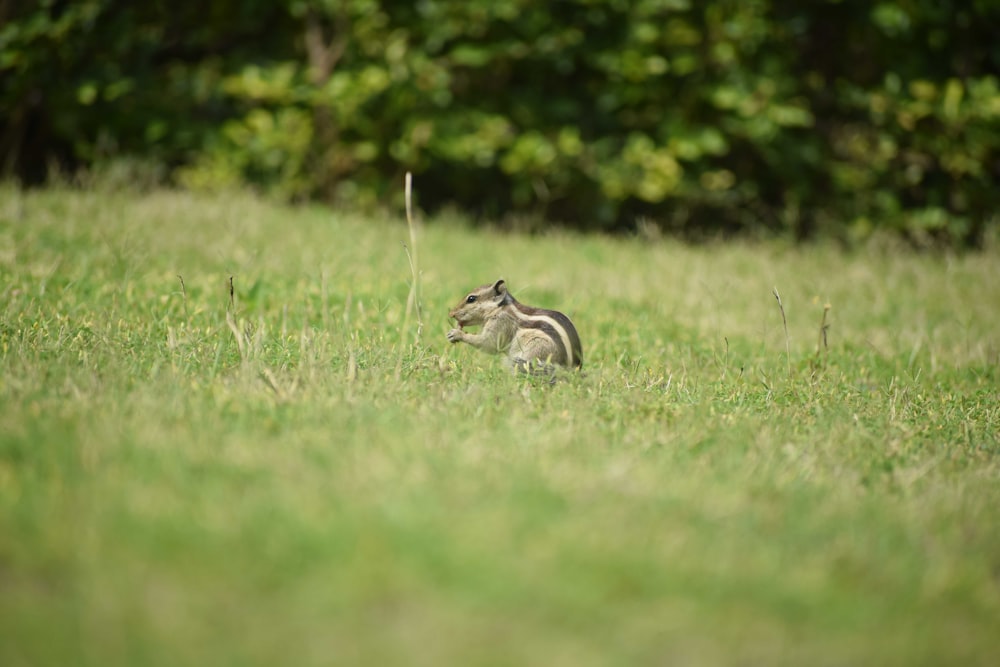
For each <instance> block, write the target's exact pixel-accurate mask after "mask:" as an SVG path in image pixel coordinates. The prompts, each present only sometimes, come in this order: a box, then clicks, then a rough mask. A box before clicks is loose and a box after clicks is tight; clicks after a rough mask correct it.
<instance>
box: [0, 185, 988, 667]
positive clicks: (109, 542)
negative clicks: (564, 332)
mask: <svg viewBox="0 0 1000 667" xmlns="http://www.w3.org/2000/svg"><path fill="white" fill-rule="evenodd" d="M433 222H434V223H435V224H428V225H426V226H423V227H421V228H420V230H419V234H418V242H419V257H420V262H421V266H420V268H421V281H422V282H421V294H422V295H423V300H422V306H423V308H422V311H421V312H422V313H423V324H424V326H423V329H422V331H421V332H420V334H419V335H418V334H416V328H415V327H411V328H410V329H409V330H408V331H409V335H404V331H403V330H402V329H403V321H404V319H405V311H406V301H407V294H408V292H409V285H408V281H409V279H410V269H409V266H408V263H407V259H406V256H405V253H404V252H403V250H402V249H401V248H400V245H399V242H400V241H401V240H404V239H407V238H408V233H407V228H406V225H405V223H404V222H403V221H402V220H400V219H399V218H398V217H397V218H396V219H394V220H386V219H377V218H362V217H357V216H353V215H345V214H343V213H340V212H334V213H332V214H331V212H330V211H329V209H327V208H326V207H297V208H290V207H279V206H275V205H274V204H273V203H264V202H262V201H260V200H256V199H254V198H253V197H248V196H245V195H240V196H234V195H226V196H214V197H207V196H198V195H192V194H190V193H177V192H171V193H168V192H163V191H157V190H153V191H150V192H147V193H144V194H143V195H142V196H136V195H134V194H131V193H123V192H121V191H111V192H108V191H85V192H79V191H76V192H74V191H69V190H62V189H48V190H40V191H27V192H25V191H21V190H17V189H15V188H12V187H9V186H6V187H3V188H2V189H0V296H2V298H0V593H2V594H0V637H3V641H0V664H3V665H4V666H5V667H21V666H25V665H32V666H35V665H49V664H51V665H67V664H80V663H83V664H88V665H102V666H105V667H114V666H116V665H171V666H173V667H178V666H181V667H183V666H186V665H225V664H239V665H248V666H255V665H275V664H292V665H302V666H306V667H308V666H311V665H329V664H331V663H337V664H343V663H349V664H357V665H368V664H371V665H428V666H429V665H479V664H490V665H546V666H548V665H573V666H574V667H576V666H578V665H617V664H639V665H646V664H663V663H668V664H673V663H698V664H701V663H703V662H710V663H711V664H716V665H745V664H748V663H752V664H766V665H802V664H813V663H815V662H819V663H821V664H852V665H853V664H862V665H863V664H878V665H898V666H900V667H902V666H909V665H915V664H942V665H951V664H961V665H983V666H986V665H992V664H994V663H995V662H996V656H997V654H998V650H1000V637H998V636H997V633H996V619H997V618H998V616H1000V582H998V580H997V576H996V574H997V571H998V568H1000V526H998V523H997V521H996V508H997V507H998V506H1000V483H998V482H1000V439H998V437H1000V436H998V434H1000V395H998V387H1000V375H998V369H1000V366H998V358H997V353H998V349H1000V338H998V332H1000V310H998V309H997V308H996V304H997V303H998V302H1000V281H997V280H996V273H997V268H996V267H997V266H998V258H997V256H996V254H997V253H996V250H995V249H994V250H992V251H986V252H983V253H968V254H965V255H959V256H951V257H948V258H947V259H944V258H941V257H938V256H932V255H928V254H916V253H900V254H892V253H885V252H881V251H879V249H878V248H873V247H872V248H866V249H864V250H861V251H858V252H855V253H844V252H840V251H837V250H836V249H834V248H831V247H830V245H829V244H826V245H821V244H815V245H808V246H804V247H801V248H799V249H795V250H789V248H788V247H787V244H784V245H779V244H776V243H773V242H772V243H766V244H765V243H758V244H754V245H749V244H729V245H712V246H705V247H698V246H685V245H681V244H677V243H674V242H671V241H665V242H660V243H649V242H645V241H642V240H639V239H620V238H619V239H614V238H608V237H606V236H599V235H592V236H583V235H575V234H568V233H563V234H552V235H540V236H534V237H526V236H520V235H515V234H509V235H497V234H495V233H485V232H482V231H477V230H473V229H470V228H469V227H468V226H461V225H457V224H446V223H444V222H443V221H433ZM345 239H349V240H350V242H349V243H346V242H345ZM470 248H475V249H483V248H488V251H484V252H479V251H476V252H470V251H469V249H470ZM553 257H559V258H560V261H559V263H558V264H556V263H555V262H553ZM500 275H503V276H504V277H505V278H506V279H507V281H508V284H509V285H510V287H511V289H512V290H513V291H514V292H515V293H516V294H517V296H518V297H519V298H520V299H522V300H523V301H525V302H526V303H531V304H537V305H544V306H552V307H558V308H560V309H562V310H564V311H566V312H567V313H568V314H570V315H571V316H572V317H573V319H574V321H575V322H576V324H577V327H578V328H579V330H580V334H581V337H582V340H583V344H584V352H585V356H586V364H585V368H584V371H585V375H584V376H582V377H576V378H574V379H571V380H566V381H563V382H560V383H558V384H556V385H555V386H549V385H548V384H547V383H545V382H542V381H539V382H535V381H532V380H531V379H525V378H515V377H512V376H511V375H509V374H508V373H506V372H505V371H504V370H503V369H502V367H501V365H500V363H499V360H498V359H496V358H495V357H490V356H487V355H484V354H481V353H479V352H477V351H475V350H471V349H467V348H463V347H459V346H451V345H450V344H449V343H447V341H446V339H445V332H446V331H447V330H448V327H449V324H448V318H447V311H448V308H449V306H451V305H452V304H453V303H454V302H455V301H457V300H458V299H459V298H461V297H462V296H463V295H464V294H465V292H466V290H467V289H468V288H469V287H470V286H473V285H476V284H480V283H482V282H485V281H486V280H488V279H491V278H495V277H497V276H500ZM651 275H656V276H657V279H656V280H650V278H649V276H651ZM230 276H233V277H234V285H235V296H234V298H233V300H232V302H231V301H230V296H229V291H228V279H229V277H230ZM775 285H777V286H779V288H780V291H781V295H782V302H783V305H784V308H785V311H786V314H787V319H788V333H789V336H790V340H789V344H788V349H789V350H790V358H789V359H786V356H785V355H786V346H785V337H784V330H783V327H782V323H781V316H780V314H779V312H778V310H777V308H776V304H775V302H774V298H773V297H772V296H771V290H772V288H773V287H774V286H775ZM827 301H829V303H831V304H832V310H831V311H830V312H829V317H828V319H827V323H828V324H829V325H830V329H829V331H828V336H827V341H828V347H827V348H825V349H824V348H822V347H821V348H820V350H819V353H818V354H817V350H816V346H817V343H818V342H819V337H818V333H819V326H820V320H821V313H822V310H823V306H824V304H825V303H826V302H827ZM789 366H790V367H791V370H790V372H789ZM397 368H398V369H399V370H398V372H397V370H396V369H397ZM873 628H877V629H878V631H877V632H873Z"/></svg>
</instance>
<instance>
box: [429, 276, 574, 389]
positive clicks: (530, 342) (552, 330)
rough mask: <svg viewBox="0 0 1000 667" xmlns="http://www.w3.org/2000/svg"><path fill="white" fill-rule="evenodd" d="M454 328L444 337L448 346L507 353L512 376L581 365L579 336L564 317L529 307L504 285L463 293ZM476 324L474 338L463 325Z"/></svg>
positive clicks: (455, 309) (451, 313) (452, 314)
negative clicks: (461, 343)
mask: <svg viewBox="0 0 1000 667" xmlns="http://www.w3.org/2000/svg"><path fill="white" fill-rule="evenodd" d="M448 316H449V317H453V318H455V320H456V321H457V322H458V328H456V329H452V330H451V331H449V332H448V340H449V341H451V342H452V343H458V342H463V343H468V344H469V345H472V346H473V347H477V348H479V349H480V350H482V351H484V352H490V353H494V354H502V353H506V354H507V360H506V361H507V364H508V365H509V366H510V367H511V369H512V370H513V371H514V372H515V373H516V372H518V371H522V372H530V373H535V372H537V371H544V372H551V371H553V370H554V368H553V366H552V365H553V364H555V365H559V366H566V367H568V368H575V369H579V368H581V367H582V366H583V350H582V347H581V345H580V336H579V335H577V333H576V327H574V326H573V323H572V322H570V320H569V318H568V317H566V316H565V315H563V314H562V313H560V312H558V311H555V310H547V309H545V308H532V307H531V306H526V305H524V304H522V303H520V302H519V301H518V300H517V299H515V298H514V296H513V295H512V294H511V293H510V292H508V291H507V286H506V284H505V283H504V281H503V280H502V279H501V280H498V281H496V282H495V283H493V284H487V285H483V286H482V287H477V288H476V289H474V290H472V291H471V292H469V294H468V295H466V296H465V298H463V299H462V300H461V301H460V302H459V303H458V305H457V306H455V307H454V308H453V309H452V310H451V312H449V313H448ZM480 324H481V325H482V326H483V328H482V330H481V331H480V332H479V333H475V334H473V333H466V332H465V331H463V329H464V327H466V326H470V325H471V326H475V325H480Z"/></svg>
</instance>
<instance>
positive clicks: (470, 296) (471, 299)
mask: <svg viewBox="0 0 1000 667" xmlns="http://www.w3.org/2000/svg"><path fill="white" fill-rule="evenodd" d="M465 302H466V303H475V302H476V296H475V295H474V294H470V295H469V298H468V299H466V300H465Z"/></svg>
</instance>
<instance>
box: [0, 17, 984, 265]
mask: <svg viewBox="0 0 1000 667" xmlns="http://www.w3.org/2000/svg"><path fill="white" fill-rule="evenodd" d="M7 11H8V12H12V13H13V15H12V16H10V17H7V18H8V20H7V21H6V24H5V27H4V28H3V29H0V74H2V77H0V80H2V83H0V105H2V106H3V107H4V108H5V109H10V110H11V111H12V113H10V114H9V116H8V119H7V120H6V121H5V122H4V126H3V130H2V132H3V134H2V139H0V157H2V159H3V160H4V162H5V164H6V165H7V167H8V168H12V169H14V170H15V171H17V172H19V173H21V174H22V175H25V176H26V177H29V178H30V177H31V176H32V175H34V176H36V177H37V176H38V175H39V174H41V173H43V172H44V171H45V169H46V168H47V166H48V165H47V163H46V159H52V158H61V159H64V160H65V161H66V162H67V164H68V165H69V166H73V165H76V164H83V165H88V164H93V163H94V162H95V161H101V160H104V159H107V158H110V157H114V156H118V155H122V154H125V155H132V154H139V155H140V156H143V157H145V158H149V159H153V160H156V161H161V162H163V163H165V164H166V165H168V166H169V168H170V169H171V170H172V174H173V178H174V179H175V180H176V181H177V182H179V183H181V184H183V185H186V186H189V187H193V188H209V189H211V188H219V187H230V186H232V185H234V184H246V183H249V184H252V185H254V186H256V187H258V188H259V189H261V190H262V191H266V192H269V193H273V194H275V195H277V196H279V197H281V198H285V199H292V200H303V199H315V198H319V199H323V200H326V201H330V202H338V203H341V204H344V203H353V204H362V205H372V206H374V205H378V204H380V203H385V202H386V201H387V200H389V199H391V198H396V197H398V196H399V195H398V190H399V188H398V182H399V176H400V175H401V174H402V173H403V172H404V171H407V170H410V171H413V172H415V174H417V176H418V180H419V182H420V184H421V187H420V196H421V203H422V205H424V206H425V207H426V208H429V209H435V208H438V207H441V206H444V205H447V204H452V203H453V204H457V205H458V206H459V207H461V208H464V209H466V210H468V211H471V212H474V213H476V214H478V215H479V216H480V217H484V218H486V219H498V218H503V217H504V216H507V215H510V214H525V213H527V214H530V215H534V216H537V217H541V218H547V219H550V220H555V221H560V222H564V223H568V224H571V225H575V226H577V227H580V228H584V229H588V228H590V229H593V228H597V229H632V228H634V226H635V221H636V220H637V219H643V220H646V221H647V222H649V221H652V222H654V223H655V224H658V225H659V226H660V227H662V228H663V229H666V230H670V231H675V232H682V233H686V234H692V235H705V234H715V233H718V232H720V231H722V232H729V231H761V230H771V231H777V232H787V233H791V234H793V235H795V236H796V237H798V238H806V237H810V236H814V235H817V234H822V235H829V236H834V237H836V238H840V239H843V240H850V239H858V238H863V237H865V236H867V235H869V234H871V233H872V232H873V231H875V230H878V229H888V230H893V231H898V232H900V233H902V234H904V235H905V236H907V237H909V238H910V239H912V240H914V241H917V242H920V243H925V242H942V243H946V244H951V245H976V244H979V243H981V241H982V239H983V236H984V233H985V231H986V229H987V228H988V227H991V226H995V225H996V224H997V215H996V206H995V195H994V194H993V193H994V192H995V191H996V189H997V186H998V184H997V178H998V174H997V170H996V160H997V147H998V146H1000V130H998V129H997V128H998V127H1000V122H998V120H1000V91H998V79H997V77H996V72H997V71H998V70H1000V52H998V50H997V48H996V46H995V42H996V40H995V35H994V34H993V33H994V31H993V30H992V29H991V27H990V26H991V25H995V23H996V21H997V20H998V19H1000V14H998V11H997V9H996V8H995V6H994V4H993V3H990V2H986V1H978V2H972V3H968V2H945V3H943V4H942V3H941V2H939V1H936V0H906V1H905V2H904V1H902V0H900V1H899V2H881V3H875V4H872V3H867V2H833V1H824V2H817V3H807V4H802V3H792V2H787V1H785V0H746V1H741V2H735V1H733V0H711V1H709V2H697V3H694V2H689V1H688V0H646V1H641V2H619V1H617V0H573V1H572V2H564V3H558V4H555V5H551V4H548V5H545V4H539V3H534V2H528V1H527V0H500V1H497V2H493V1H489V0H470V1H468V2H454V1H451V0H424V1H422V2H419V3H415V4H412V3H411V4H405V3H403V4H398V5H397V4H396V3H392V2H384V1H382V2H380V1H378V0H345V1H343V2H322V1H319V0H314V1H308V0H286V2H283V3H260V2H256V1H255V0H226V1H225V2H220V3H213V4H212V7H211V8H210V9H209V10H207V11H206V10H204V9H203V7H202V6H201V5H197V6H194V5H189V4H187V3H182V4H181V5H180V6H179V7H178V8H175V7H173V6H171V8H170V9H169V11H168V10H166V8H165V7H161V6H159V5H158V4H157V3H146V4H140V5H133V4H132V3H124V2H121V1H119V0H88V1H86V2H79V3H72V5H70V6H67V7H62V6H61V5H58V4H56V3H53V2H42V3H39V4H37V5H30V4H25V5H22V6H19V8H18V9H8V10H7Z"/></svg>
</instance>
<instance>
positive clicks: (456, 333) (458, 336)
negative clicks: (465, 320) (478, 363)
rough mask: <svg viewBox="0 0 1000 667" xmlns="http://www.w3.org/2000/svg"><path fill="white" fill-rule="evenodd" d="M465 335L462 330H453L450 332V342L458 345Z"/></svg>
mask: <svg viewBox="0 0 1000 667" xmlns="http://www.w3.org/2000/svg"><path fill="white" fill-rule="evenodd" d="M464 335H465V332H463V331H462V330H461V329H452V330H451V331H449V332H448V341H449V342H451V343H457V342H458V341H460V340H462V337H463V336H464Z"/></svg>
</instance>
